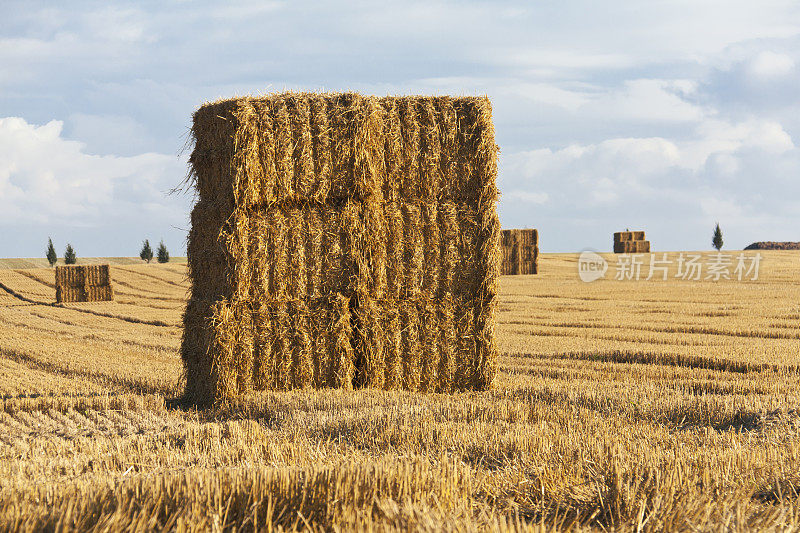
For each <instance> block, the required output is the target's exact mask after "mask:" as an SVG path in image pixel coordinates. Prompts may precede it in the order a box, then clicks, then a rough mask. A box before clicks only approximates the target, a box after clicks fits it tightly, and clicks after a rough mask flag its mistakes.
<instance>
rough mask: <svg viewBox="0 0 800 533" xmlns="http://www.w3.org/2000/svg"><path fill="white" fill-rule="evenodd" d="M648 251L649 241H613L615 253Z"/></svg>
mask: <svg viewBox="0 0 800 533" xmlns="http://www.w3.org/2000/svg"><path fill="white" fill-rule="evenodd" d="M649 252H650V241H624V242H615V243H614V253H616V254H639V253H649Z"/></svg>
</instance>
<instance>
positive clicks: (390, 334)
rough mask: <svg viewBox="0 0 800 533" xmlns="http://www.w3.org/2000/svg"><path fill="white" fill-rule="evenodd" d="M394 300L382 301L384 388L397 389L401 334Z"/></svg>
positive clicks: (401, 358)
mask: <svg viewBox="0 0 800 533" xmlns="http://www.w3.org/2000/svg"><path fill="white" fill-rule="evenodd" d="M394 302H396V300H394V301H387V302H383V303H382V317H383V324H382V327H383V331H384V342H383V349H384V358H383V360H384V366H385V377H384V381H383V385H384V388H386V389H397V388H400V387H401V386H402V384H403V335H402V328H401V322H400V309H399V308H398V306H397V305H396V304H395V303H394Z"/></svg>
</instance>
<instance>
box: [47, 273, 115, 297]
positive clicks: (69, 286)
mask: <svg viewBox="0 0 800 533" xmlns="http://www.w3.org/2000/svg"><path fill="white" fill-rule="evenodd" d="M113 299H114V289H113V288H112V286H111V276H110V274H109V268H108V265H80V266H75V265H70V266H57V267H56V302H58V303H66V302H107V301H111V300H113Z"/></svg>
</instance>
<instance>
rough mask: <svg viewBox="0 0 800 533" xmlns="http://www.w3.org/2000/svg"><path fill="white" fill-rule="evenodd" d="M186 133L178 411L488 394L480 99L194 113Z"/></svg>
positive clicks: (313, 97)
mask: <svg viewBox="0 0 800 533" xmlns="http://www.w3.org/2000/svg"><path fill="white" fill-rule="evenodd" d="M192 133H193V136H194V139H195V147H194V151H193V153H192V155H191V158H190V162H191V167H192V175H193V178H194V185H195V187H196V189H197V192H198V196H199V200H198V203H197V205H196V206H195V208H194V210H193V212H192V228H191V231H190V234H189V242H188V256H189V257H188V265H189V276H190V279H191V280H192V293H191V301H190V303H189V305H188V307H187V310H186V314H185V318H184V326H185V327H184V340H183V346H182V356H183V361H184V367H185V371H186V399H187V400H188V401H190V402H193V403H196V404H208V403H210V402H213V401H215V400H219V399H222V398H225V397H230V396H234V395H236V394H239V393H242V392H246V391H248V390H260V389H278V390H285V389H293V388H303V387H317V388H319V387H345V388H350V387H354V386H356V387H361V386H366V387H378V388H387V389H394V388H402V389H407V390H420V391H453V390H465V389H471V390H481V389H486V388H488V387H489V386H490V385H491V383H492V380H493V378H494V374H495V372H496V370H495V369H496V357H497V350H496V347H495V340H494V309H495V299H496V290H497V289H496V278H497V275H498V273H499V259H500V249H499V222H498V219H497V213H496V202H497V189H496V184H495V181H496V174H497V167H496V157H497V146H496V145H495V141H494V127H493V125H492V121H491V105H490V103H489V101H488V99H486V98H473V97H469V98H450V97H386V98H377V97H370V96H361V95H358V94H351V93H347V94H297V93H282V94H276V95H271V96H266V97H258V98H251V97H247V98H237V99H232V100H224V101H220V102H216V103H212V104H207V105H205V106H203V107H201V108H200V109H199V110H198V111H197V112H196V113H195V115H194V125H193V129H192Z"/></svg>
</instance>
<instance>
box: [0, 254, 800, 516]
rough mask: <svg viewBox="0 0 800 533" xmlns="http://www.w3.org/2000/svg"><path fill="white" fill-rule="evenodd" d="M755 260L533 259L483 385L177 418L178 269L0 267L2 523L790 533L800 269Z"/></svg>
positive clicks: (336, 396) (508, 287) (782, 257)
mask: <svg viewBox="0 0 800 533" xmlns="http://www.w3.org/2000/svg"><path fill="white" fill-rule="evenodd" d="M762 255H763V257H764V259H763V262H762V264H761V271H760V277H759V279H758V280H757V281H728V280H723V281H719V282H712V281H682V280H677V279H675V278H674V277H672V275H671V276H670V279H669V280H668V281H660V280H659V281H615V280H613V279H608V278H612V277H613V275H614V272H613V270H610V271H609V273H608V275H607V279H605V280H600V281H596V282H594V283H588V284H587V283H582V282H581V281H580V280H579V279H578V276H577V255H574V254H542V255H541V256H540V272H541V274H540V275H538V276H508V277H503V278H502V279H501V282H500V293H501V296H500V305H499V313H498V322H499V323H498V329H497V336H498V339H499V345H500V349H501V352H502V356H501V360H500V369H501V372H500V374H499V376H498V378H497V380H496V386H495V388H494V389H493V390H491V391H489V392H483V393H462V394H454V395H438V394H415V393H407V392H384V391H376V390H362V391H339V390H326V391H296V392H287V393H261V394H257V395H253V396H248V397H243V398H241V399H239V400H237V401H235V402H230V403H227V404H224V405H221V406H219V407H217V408H216V409H214V410H211V411H194V410H191V409H186V408H184V407H182V406H180V404H179V402H177V398H178V397H179V395H180V392H181V389H182V385H181V383H180V380H181V362H180V355H179V348H180V339H181V313H182V311H183V307H184V305H185V301H186V295H187V289H188V286H187V284H186V281H185V266H184V265H180V264H169V265H135V264H133V265H118V266H112V270H111V272H112V278H113V283H114V286H115V293H116V301H115V302H112V303H94V304H68V305H65V306H54V305H51V302H53V300H54V289H53V287H52V285H53V281H54V275H53V271H52V270H50V269H44V268H42V269H24V270H22V269H20V270H14V269H4V270H0V284H2V285H3V286H4V287H6V288H7V289H9V290H10V291H11V292H9V291H7V290H2V289H0V398H2V399H1V400H0V401H1V402H2V403H1V404H0V529H2V530H15V531H16V530H22V531H24V530H37V529H42V528H45V529H56V530H60V529H67V530H70V529H79V530H86V529H92V528H96V529H123V528H125V529H130V530H142V529H149V530H222V529H233V528H235V529H236V530H253V529H256V530H261V529H272V528H275V529H279V528H285V529H303V528H311V529H328V530H329V529H344V530H348V529H362V530H371V529H375V530H395V529H397V530H407V529H409V528H412V529H419V530H431V531H433V530H458V531H464V530H473V529H495V530H505V529H508V530H511V529H523V528H526V527H531V528H544V529H551V528H552V529H567V528H575V529H597V530H604V529H605V530H608V529H617V530H629V529H640V530H645V531H648V530H649V531H660V530H664V529H683V530H708V531H712V530H713V531H718V530H721V529H723V530H734V531H736V530H742V531H743V530H749V529H753V528H757V529H762V530H763V529H775V530H786V529H798V528H800V474H798V472H800V255H799V254H798V253H797V252H791V251H787V252H783V251H774V252H762ZM607 257H610V256H607ZM12 293H13V294H12Z"/></svg>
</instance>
